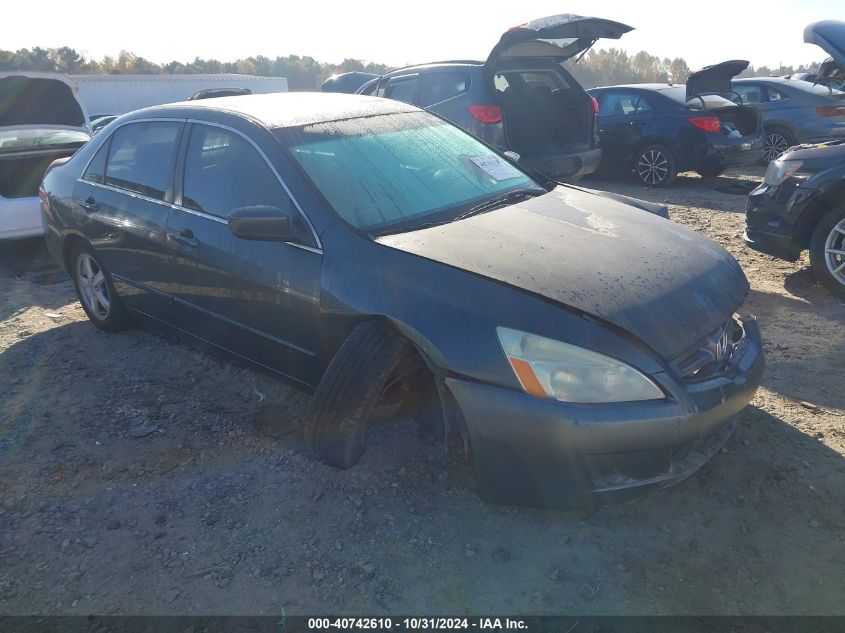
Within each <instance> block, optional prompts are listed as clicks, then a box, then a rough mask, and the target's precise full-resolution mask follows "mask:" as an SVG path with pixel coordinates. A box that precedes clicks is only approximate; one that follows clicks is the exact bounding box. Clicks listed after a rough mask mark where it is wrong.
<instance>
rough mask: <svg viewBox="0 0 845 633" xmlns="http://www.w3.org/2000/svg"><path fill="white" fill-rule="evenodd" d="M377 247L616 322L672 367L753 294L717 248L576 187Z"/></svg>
mask: <svg viewBox="0 0 845 633" xmlns="http://www.w3.org/2000/svg"><path fill="white" fill-rule="evenodd" d="M377 241H378V242H379V243H380V244H383V245H386V246H389V247H391V248H396V249H399V250H403V251H406V252H408V253H413V254H416V255H418V256H420V257H425V258H427V259H430V260H434V261H438V262H442V263H444V264H447V265H450V266H454V267H456V268H460V269H463V270H467V271H470V272H472V273H475V274H477V275H480V276H483V277H487V278H489V279H494V280H496V281H499V282H502V283H505V284H508V285H510V286H513V287H516V288H521V289H524V290H526V291H528V292H531V293H534V294H537V295H541V296H543V297H546V298H548V299H551V300H553V301H555V302H557V303H560V304H563V305H566V306H571V307H572V308H575V309H576V310H579V311H581V312H584V313H587V314H591V315H594V316H596V317H599V318H601V319H604V320H605V321H609V322H610V323H613V324H614V325H616V326H618V327H620V328H623V329H624V330H626V331H628V332H630V333H631V334H633V335H635V336H636V337H638V338H639V339H640V340H642V341H644V342H645V343H646V344H648V345H649V346H651V347H652V349H654V350H655V351H656V352H657V353H659V354H660V355H661V356H663V357H664V358H665V359H674V358H676V357H678V356H680V355H681V354H683V353H684V352H688V351H689V350H690V349H692V348H693V347H694V346H695V345H696V344H698V343H699V342H700V341H701V339H702V338H703V337H704V336H707V335H708V334H710V333H712V332H713V331H715V330H716V329H717V328H719V327H721V326H722V325H723V324H724V323H725V321H726V320H727V319H728V318H729V317H730V316H731V314H733V313H734V312H735V311H736V309H737V308H738V307H739V305H740V304H741V303H742V301H743V300H744V299H745V297H746V295H747V294H748V289H749V288H748V281H747V280H746V278H745V275H744V274H743V272H742V269H741V268H740V267H739V264H738V263H737V262H736V260H735V259H734V258H733V257H732V256H731V255H730V254H729V253H728V252H727V251H725V250H724V249H723V248H722V247H720V246H718V245H717V244H715V243H714V242H712V241H710V240H709V239H707V238H705V237H703V236H701V235H699V234H698V233H695V232H694V231H691V230H689V229H686V228H684V227H682V226H679V225H677V224H675V223H673V222H670V221H668V220H664V219H662V218H659V217H656V216H655V215H653V214H651V213H648V212H646V211H641V210H639V209H636V208H634V207H631V206H628V205H626V204H622V203H620V202H616V201H614V200H611V199H608V198H604V197H601V196H596V195H594V194H591V193H588V192H586V191H582V190H578V189H574V188H570V187H558V188H557V189H555V190H553V191H552V192H550V193H548V194H546V195H543V196H540V197H538V198H533V199H530V200H528V201H526V202H522V203H519V204H516V205H512V206H508V207H504V208H502V209H497V210H495V211H490V212H488V213H484V214H481V215H478V216H473V217H470V218H467V219H465V220H461V221H458V222H452V223H449V224H444V225H440V226H435V227H431V228H427V229H422V230H418V231H412V232H408V233H401V234H397V235H387V236H382V237H379V238H377Z"/></svg>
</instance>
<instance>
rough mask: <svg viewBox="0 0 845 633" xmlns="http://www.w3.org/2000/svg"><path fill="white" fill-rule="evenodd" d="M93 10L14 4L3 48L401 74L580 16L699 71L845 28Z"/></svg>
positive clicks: (525, 6)
mask: <svg viewBox="0 0 845 633" xmlns="http://www.w3.org/2000/svg"><path fill="white" fill-rule="evenodd" d="M121 5H124V6H126V8H125V9H122V8H121ZM90 6H92V7H94V8H92V9H91V10H84V9H83V8H82V7H83V5H80V4H79V3H74V2H67V0H59V1H57V0H42V1H40V2H26V1H23V0H7V3H6V6H5V7H4V14H5V17H6V18H7V21H6V24H7V26H11V25H15V27H14V28H6V29H2V37H0V49H5V50H17V49H19V48H32V47H33V46H41V47H44V48H52V47H59V46H70V47H72V48H75V49H76V50H77V51H80V52H83V54H84V55H86V56H87V57H94V58H101V57H102V56H103V55H112V56H117V54H118V53H119V52H120V51H121V50H124V49H125V50H128V51H131V52H133V53H135V54H137V55H140V56H142V57H145V58H147V59H149V60H151V61H154V62H157V63H162V62H168V61H172V60H174V59H175V60H177V61H181V62H187V61H191V60H193V59H194V58H195V57H202V58H215V59H218V60H221V61H233V60H236V59H238V58H244V57H249V56H255V55H265V56H267V57H270V58H274V57H276V56H279V55H281V56H285V55H289V54H296V55H302V56H305V55H310V56H311V57H314V58H315V59H317V60H319V61H323V62H339V61H341V60H343V59H344V58H347V57H352V58H355V59H361V60H365V61H374V62H383V63H386V64H389V65H392V66H402V65H405V64H412V63H421V62H427V61H435V60H443V59H484V58H486V56H487V54H488V53H489V51H490V49H491V48H492V46H493V45H494V44H495V43H496V41H497V40H498V39H499V36H500V35H501V33H502V32H503V31H504V30H506V29H507V28H509V27H511V26H514V25H517V24H520V23H522V22H526V21H527V20H531V19H534V18H537V17H542V16H546V15H554V14H558V13H576V14H580V15H593V16H597V17H602V18H607V19H612V20H616V21H618V22H623V23H625V24H629V25H631V26H633V27H634V28H635V29H636V30H634V31H632V32H631V33H628V34H627V35H625V36H623V37H622V39H621V40H618V41H614V40H604V41H600V42H599V43H598V44H597V45H596V46H597V47H598V48H602V47H604V48H609V47H611V46H617V47H621V48H624V49H625V50H627V51H629V52H637V51H639V50H646V51H648V52H649V53H652V54H654V55H658V56H660V57H673V58H674V57H683V58H684V59H686V61H687V63H688V64H689V65H690V67H691V68H698V67H701V66H704V65H707V64H712V63H715V62H718V61H723V60H726V59H748V60H750V61H751V63H752V65H754V66H762V65H767V66H779V65H780V64H781V63H783V64H784V65H793V66H798V65H799V64H802V63H809V62H813V61H822V60H823V59H824V58H825V57H826V55H825V53H824V52H823V51H822V50H821V49H820V48H818V47H816V46H814V45H812V44H805V43H804V42H803V36H802V34H803V29H804V26H805V25H807V24H809V23H811V22H815V21H817V20H823V19H838V20H845V1H843V0H791V1H788V2H787V1H784V0H766V1H765V2H763V1H761V0H730V1H726V0H708V2H705V3H702V2H696V3H681V2H670V3H664V2H660V3H658V2H643V1H642V0H639V1H633V0H592V1H588V0H532V1H531V2H519V1H517V2H490V1H489V0H487V1H479V0H476V1H474V2H466V1H464V2H461V1H460V0H451V1H448V0H423V1H420V0H416V1H414V2H408V1H403V0H394V1H393V2H384V1H375V0H347V1H345V2H344V1H335V0H297V1H295V2H291V1H290V0H279V1H277V2H273V3H267V2H258V1H256V0H238V1H237V2H231V1H230V2H226V3H224V2H217V1H216V0H206V1H205V2H195V1H193V0H169V1H163V0H144V1H143V2H132V3H131V4H130V3H121V2H116V3H114V4H107V5H102V6H101V5H96V6H94V5H90ZM10 15H11V19H9V16H10ZM20 25H29V27H28V28H21V26H20Z"/></svg>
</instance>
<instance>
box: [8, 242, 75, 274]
mask: <svg viewBox="0 0 845 633" xmlns="http://www.w3.org/2000/svg"><path fill="white" fill-rule="evenodd" d="M0 268H4V269H6V271H8V272H10V273H11V274H13V275H14V276H15V277H18V278H20V279H28V280H29V281H32V282H34V283H37V284H40V285H49V284H55V283H60V282H62V281H68V276H67V274H66V273H65V272H64V271H63V270H62V269H61V268H59V266H58V265H57V264H56V262H55V261H53V258H52V257H51V256H50V253H49V252H48V251H47V244H46V243H45V242H44V239H43V238H40V237H39V238H28V239H23V240H8V241H0Z"/></svg>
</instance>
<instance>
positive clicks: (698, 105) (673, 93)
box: [660, 85, 736, 110]
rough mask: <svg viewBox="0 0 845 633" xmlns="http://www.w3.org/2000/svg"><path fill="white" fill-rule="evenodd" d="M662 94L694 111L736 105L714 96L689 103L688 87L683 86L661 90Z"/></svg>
mask: <svg viewBox="0 0 845 633" xmlns="http://www.w3.org/2000/svg"><path fill="white" fill-rule="evenodd" d="M660 94H662V95H666V96H667V97H669V98H670V99H672V101H677V102H678V103H680V104H683V105H685V106H689V107H690V108H692V109H694V110H709V109H710V108H724V107H727V106H735V105H736V104H735V103H734V102H733V101H731V100H730V99H726V98H725V97H721V96H719V95H714V94H709V95H708V94H704V95H699V96H696V97H693V98H692V99H690V100H689V101H687V87H686V86H683V85H681V86H672V87H671V88H661V90H660Z"/></svg>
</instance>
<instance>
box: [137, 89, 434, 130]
mask: <svg viewBox="0 0 845 633" xmlns="http://www.w3.org/2000/svg"><path fill="white" fill-rule="evenodd" d="M209 111H211V112H221V113H227V114H234V115H239V116H242V117H245V118H248V119H251V120H253V121H256V122H257V123H260V124H261V125H263V126H264V127H266V128H269V129H276V128H284V127H294V126H299V125H309V124H311V123H322V122H325V121H339V120H342V119H355V118H360V117H364V116H374V115H379V114H395V113H399V112H420V109H419V108H416V107H414V106H412V105H408V104H406V103H402V102H401V101H394V100H392V99H382V98H379V97H369V96H364V95H349V94H342V93H331V92H274V93H267V94H253V95H244V96H238V97H218V98H216V99H202V100H199V101H181V102H178V103H168V104H164V105H160V106H153V107H150V108H143V109H141V110H136V111H135V112H133V113H132V114H131V115H130V118H133V119H136V118H144V117H149V116H151V115H153V116H159V117H165V116H185V117H187V118H190V117H192V116H195V117H202V116H203V115H204V114H206V113H208V112H209Z"/></svg>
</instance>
